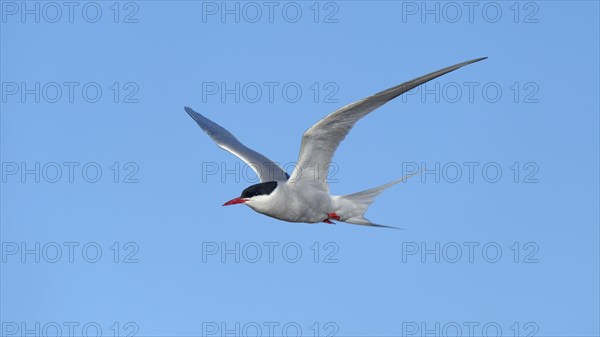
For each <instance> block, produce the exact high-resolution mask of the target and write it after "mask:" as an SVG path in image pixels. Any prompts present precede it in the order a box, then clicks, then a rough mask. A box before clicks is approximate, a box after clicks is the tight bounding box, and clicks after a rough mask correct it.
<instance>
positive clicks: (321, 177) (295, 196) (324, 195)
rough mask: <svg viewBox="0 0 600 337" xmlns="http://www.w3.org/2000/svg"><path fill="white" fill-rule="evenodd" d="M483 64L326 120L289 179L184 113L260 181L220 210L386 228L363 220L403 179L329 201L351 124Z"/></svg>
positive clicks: (388, 93)
mask: <svg viewBox="0 0 600 337" xmlns="http://www.w3.org/2000/svg"><path fill="white" fill-rule="evenodd" d="M484 59H486V57H482V58H478V59H474V60H470V61H466V62H462V63H459V64H456V65H453V66H450V67H447V68H444V69H441V70H438V71H435V72H432V73H430V74H427V75H424V76H421V77H418V78H416V79H413V80H411V81H408V82H405V83H402V84H400V85H397V86H395V87H392V88H390V89H387V90H384V91H381V92H379V93H376V94H375V95H373V96H370V97H367V98H364V99H361V100H359V101H356V102H354V103H351V104H348V105H346V106H344V107H342V108H340V109H339V110H336V111H334V112H332V113H331V114H329V115H327V116H326V117H325V118H323V119H321V120H320V121H319V122H317V123H316V124H315V125H313V126H312V127H310V128H309V129H308V130H306V132H304V135H303V136H302V145H301V148H300V154H299V155H298V161H297V163H296V166H295V168H294V170H293V172H292V174H291V175H288V174H287V173H286V172H285V171H284V170H283V169H282V168H281V167H280V166H279V165H278V164H276V163H275V162H274V161H272V160H270V159H269V158H267V157H265V156H264V155H262V154H260V153H258V152H256V151H254V150H252V149H250V148H248V147H246V146H245V145H244V144H242V143H241V142H240V141H239V140H237V138H235V137H234V136H233V135H232V134H231V133H230V132H229V131H227V130H225V129H224V128H223V127H221V126H220V125H218V124H217V123H215V122H213V121H211V120H210V119H208V118H206V117H204V116H202V115H201V114H199V113H197V112H195V111H194V110H192V109H191V108H189V107H185V111H186V112H187V113H188V114H189V115H190V116H191V117H192V118H193V119H194V120H195V121H196V123H198V125H199V126H200V127H201V128H202V129H203V130H204V131H205V132H206V133H207V134H208V135H209V136H210V137H211V138H212V139H213V140H214V141H215V142H216V144H217V145H218V146H219V147H221V148H222V149H224V150H226V151H229V152H230V153H232V154H234V155H235V156H237V157H239V158H240V159H241V160H243V161H244V162H245V163H246V164H247V165H249V166H250V167H251V168H252V169H253V170H254V171H255V172H256V174H257V175H258V178H259V179H260V181H261V182H260V183H258V184H256V185H252V186H250V187H248V188H246V189H245V190H243V191H242V193H241V195H240V196H239V197H237V198H234V199H232V200H230V201H228V202H226V203H225V204H223V206H228V205H235V204H245V205H247V206H249V207H250V208H252V209H253V210H254V211H256V212H258V213H262V214H264V215H267V216H270V217H273V218H276V219H279V220H283V221H288V222H304V223H319V222H325V223H329V224H333V221H332V220H337V221H342V222H346V223H350V224H356V225H363V226H376V227H389V226H384V225H378V224H374V223H372V222H371V221H369V220H368V219H367V218H365V216H364V214H365V213H366V211H367V209H368V208H369V206H370V205H371V203H372V202H373V201H374V200H375V197H377V196H378V195H379V194H380V193H381V192H383V191H384V190H385V189H387V188H389V187H391V186H393V185H395V184H397V183H399V182H402V181H404V180H405V179H406V178H407V177H402V178H400V179H398V180H394V181H392V182H390V183H387V184H385V185H382V186H379V187H375V188H372V189H369V190H366V191H362V192H357V193H352V194H347V195H330V194H329V186H328V185H327V172H328V168H329V163H330V162H331V159H332V157H333V154H334V152H335V150H336V149H337V148H338V146H339V145H340V143H341V142H342V140H343V139H344V138H345V137H346V135H348V133H349V132H350V130H351V129H352V127H353V126H354V124H356V122H357V121H358V120H359V119H361V118H363V117H365V116H366V115H367V114H369V113H370V112H372V111H373V110H375V109H377V108H379V107H381V106H382V105H384V104H385V103H387V102H389V101H391V100H392V99H394V98H396V97H398V96H400V95H402V94H403V93H405V92H407V91H409V90H411V89H413V88H415V87H417V86H419V85H421V84H423V83H425V82H428V81H431V80H433V79H434V78H437V77H439V76H442V75H444V74H447V73H449V72H451V71H454V70H456V69H458V68H461V67H463V66H466V65H468V64H471V63H475V62H478V61H481V60H484ZM392 228H396V227H392Z"/></svg>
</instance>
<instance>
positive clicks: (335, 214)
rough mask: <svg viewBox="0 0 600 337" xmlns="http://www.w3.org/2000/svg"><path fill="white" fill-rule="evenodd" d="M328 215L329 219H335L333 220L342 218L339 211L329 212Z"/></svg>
mask: <svg viewBox="0 0 600 337" xmlns="http://www.w3.org/2000/svg"><path fill="white" fill-rule="evenodd" d="M327 216H328V217H329V219H333V220H340V216H339V215H337V213H335V212H334V213H327Z"/></svg>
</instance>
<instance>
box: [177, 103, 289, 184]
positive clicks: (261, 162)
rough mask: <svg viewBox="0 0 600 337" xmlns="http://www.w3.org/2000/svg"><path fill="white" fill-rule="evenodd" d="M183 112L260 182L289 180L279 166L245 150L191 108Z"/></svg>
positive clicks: (230, 135) (227, 132)
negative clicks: (242, 162)
mask: <svg viewBox="0 0 600 337" xmlns="http://www.w3.org/2000/svg"><path fill="white" fill-rule="evenodd" d="M185 112H187V113H188V115H190V117H192V118H193V119H194V120H195V121H196V123H198V125H199V126H200V127H201V128H202V130H204V131H206V133H207V134H208V135H209V136H210V138H212V139H213V140H214V141H215V143H217V145H218V146H219V147H220V148H222V149H224V150H226V151H229V152H231V153H233V154H234V155H236V156H237V157H238V158H240V159H241V160H243V161H244V162H245V163H246V164H248V166H250V167H251V168H252V169H253V170H254V171H255V172H256V174H257V175H258V178H259V179H260V181H261V182H265V181H285V180H287V179H288V178H289V176H288V174H287V173H286V172H285V171H284V170H283V169H282V168H281V167H280V166H279V165H277V164H276V163H275V162H273V161H272V160H270V159H269V158H267V157H265V156H263V155H262V154H260V153H258V152H256V151H254V150H252V149H249V148H247V147H246V146H245V145H244V144H242V143H240V141H239V140H237V138H235V137H234V136H233V135H232V134H231V132H229V131H227V130H225V129H224V128H223V127H222V126H220V125H219V124H217V123H215V122H213V121H211V120H210V119H208V118H206V117H204V116H202V115H201V114H199V113H197V112H196V111H194V110H192V108H189V107H185Z"/></svg>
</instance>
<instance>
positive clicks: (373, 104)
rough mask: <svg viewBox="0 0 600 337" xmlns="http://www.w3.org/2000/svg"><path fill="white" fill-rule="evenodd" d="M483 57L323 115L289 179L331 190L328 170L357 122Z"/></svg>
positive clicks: (311, 130) (305, 141) (305, 140)
mask: <svg viewBox="0 0 600 337" xmlns="http://www.w3.org/2000/svg"><path fill="white" fill-rule="evenodd" d="M486 58H487V57H482V58H478V59H474V60H471V61H466V62H463V63H459V64H456V65H453V66H450V67H447V68H444V69H441V70H438V71H436V72H433V73H430V74H427V75H425V76H421V77H418V78H416V79H414V80H411V81H408V82H405V83H402V84H400V85H397V86H395V87H393V88H390V89H387V90H384V91H381V92H379V93H377V94H375V95H373V96H370V97H367V98H364V99H361V100H359V101H357V102H354V103H352V104H349V105H346V106H345V107H343V108H341V109H339V110H337V111H335V112H332V113H331V114H329V115H327V116H326V117H325V118H323V119H321V120H320V121H319V122H317V123H316V124H315V125H313V126H312V127H311V128H309V129H308V130H307V131H306V132H305V133H304V135H303V136H302V146H301V148H300V155H299V156H298V163H297V165H296V168H295V169H294V172H293V173H292V175H291V177H290V179H289V182H290V183H302V184H309V183H312V184H314V185H316V186H318V187H320V188H322V189H324V190H328V189H329V187H328V186H327V182H326V179H327V171H328V166H329V163H330V162H331V159H332V157H333V154H334V152H335V150H336V149H337V148H338V146H339V145H340V143H341V142H342V140H344V138H345V137H346V135H347V134H348V132H350V129H352V127H353V126H354V124H355V123H356V122H357V121H358V120H359V119H361V118H363V117H364V116H366V115H367V114H368V113H370V112H371V111H373V110H375V109H377V108H379V107H380V106H382V105H384V104H385V103H387V102H389V101H390V100H392V99H394V98H396V97H398V96H400V95H402V94H403V93H405V92H407V91H409V90H411V89H413V88H415V87H417V86H419V85H421V84H423V83H425V82H427V81H430V80H432V79H434V78H436V77H439V76H442V75H444V74H447V73H449V72H451V71H453V70H456V69H458V68H460V67H463V66H466V65H468V64H471V63H474V62H478V61H481V60H484V59H486Z"/></svg>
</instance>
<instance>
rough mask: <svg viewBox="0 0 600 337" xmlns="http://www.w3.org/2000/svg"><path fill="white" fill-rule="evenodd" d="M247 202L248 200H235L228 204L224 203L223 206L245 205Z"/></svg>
mask: <svg viewBox="0 0 600 337" xmlns="http://www.w3.org/2000/svg"><path fill="white" fill-rule="evenodd" d="M246 201H248V200H247V199H242V198H235V199H231V200H229V201H228V202H226V203H224V204H223V206H229V205H235V204H243V203H245V202H246Z"/></svg>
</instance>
